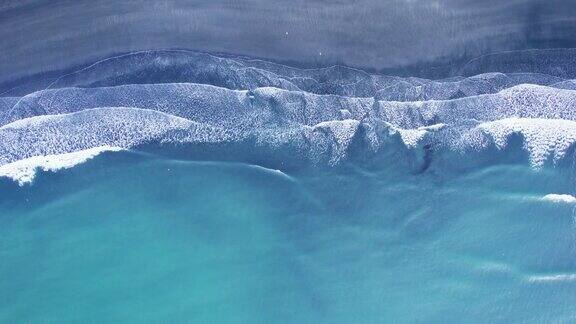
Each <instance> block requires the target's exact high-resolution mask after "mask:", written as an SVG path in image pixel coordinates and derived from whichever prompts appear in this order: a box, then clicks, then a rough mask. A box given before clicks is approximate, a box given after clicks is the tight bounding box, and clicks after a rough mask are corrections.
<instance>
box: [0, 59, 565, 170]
mask: <svg viewBox="0 0 576 324" xmlns="http://www.w3.org/2000/svg"><path fill="white" fill-rule="evenodd" d="M554 53H556V54H555V55H556V56H555V57H560V58H561V59H557V60H548V61H545V60H543V59H542V57H543V56H544V55H550V53H548V52H547V53H544V54H542V55H533V54H532V56H530V58H532V59H533V63H534V64H533V65H532V66H535V67H536V68H533V69H528V70H527V71H519V70H518V68H516V69H512V71H511V72H508V73H502V72H489V73H481V74H477V75H473V76H469V77H462V76H458V77H453V78H449V79H443V80H428V79H422V78H411V77H408V78H404V77H396V76H385V75H378V74H371V73H367V72H364V71H360V70H357V69H352V68H347V67H342V66H333V67H328V68H319V69H298V68H294V67H288V66H284V65H279V64H275V63H272V62H265V61H261V60H252V59H248V58H243V57H230V56H226V57H218V56H214V55H211V54H205V53H195V52H188V51H144V52H135V53H129V54H125V55H120V56H116V57H112V58H108V59H105V60H102V61H98V62H96V63H94V64H91V65H89V66H87V67H84V68H81V69H79V70H76V71H73V72H70V73H65V74H63V75H62V76H61V77H59V78H56V79H52V80H40V81H38V80H37V81H35V82H28V83H26V82H23V83H22V85H20V86H19V87H16V88H14V89H17V91H20V92H22V91H25V90H26V92H29V93H28V94H24V93H20V94H18V93H15V91H16V90H8V91H5V92H4V97H1V98H0V112H1V114H0V168H4V169H6V168H8V169H10V168H11V167H7V165H14V163H19V162H20V163H23V162H22V161H31V160H30V159H32V160H34V159H38V157H43V156H55V155H61V154H69V153H72V152H79V151H86V150H95V149H97V148H99V147H114V148H120V149H138V150H144V151H146V150H155V152H164V153H165V154H172V155H177V156H185V157H186V158H191V159H217V160H218V159H223V160H233V161H249V162H256V163H255V164H259V165H263V166H274V167H275V168H276V167H278V166H280V167H278V168H282V167H289V166H302V165H305V166H313V167H326V166H327V167H334V166H338V165H341V164H343V163H347V162H350V161H355V162H358V161H360V163H373V162H374V161H380V162H381V161H382V159H386V158H388V159H389V158H390V157H391V156H393V159H395V160H398V159H400V160H401V161H403V163H404V164H405V165H407V166H408V167H407V169H408V170H410V171H419V172H420V171H423V170H426V169H427V168H429V167H431V166H434V167H446V165H450V166H451V167H452V166H454V165H458V166H459V167H466V166H467V165H473V164H474V163H476V162H477V161H479V160H480V161H482V163H495V162H497V161H499V159H504V160H506V159H507V156H509V155H514V154H515V155H519V156H521V160H523V161H525V162H526V163H529V164H530V165H531V166H532V167H534V168H542V167H545V166H547V165H552V166H558V165H562V164H566V163H568V164H570V163H571V161H570V158H571V155H570V152H571V151H572V149H573V147H574V143H575V141H576V81H574V80H573V79H571V78H572V77H573V74H574V71H572V70H570V68H568V67H570V65H567V64H566V62H567V61H569V60H573V59H574V58H575V57H576V54H575V53H573V51H571V50H564V51H561V50H557V51H556V52H554ZM524 55H525V54H524ZM498 59H500V60H501V61H498ZM507 59H509V54H503V55H501V56H489V57H484V58H481V59H478V60H475V61H471V62H469V63H468V64H467V65H466V66H465V67H463V69H462V73H463V75H466V74H470V71H475V72H481V70H482V67H483V66H490V67H499V66H505V65H504V63H505V62H506V60H507ZM525 59H526V58H525ZM486 62H489V64H488V63H486ZM498 62H500V63H502V62H504V63H502V64H500V63H498ZM499 64H500V65H499ZM555 64H556V65H555ZM524 66H526V65H524ZM503 70H505V69H504V68H503ZM551 71H555V72H554V73H552V72H551ZM89 152H91V151H89ZM168 152H169V153H168ZM239 152H241V153H239ZM495 153H496V154H495ZM47 159H49V160H50V159H52V158H47ZM64 161H69V160H68V159H64ZM263 161H265V162H263ZM26 163H27V162H26ZM52 163H53V162H51V164H52ZM64 163H65V164H66V163H67V162H64ZM267 164H270V165H267ZM66 165H67V164H66ZM50 169H55V168H50ZM3 174H4V175H6V173H3ZM26 174H27V175H26V176H25V177H24V178H26V179H32V178H33V177H30V176H29V172H28V171H27V172H26Z"/></svg>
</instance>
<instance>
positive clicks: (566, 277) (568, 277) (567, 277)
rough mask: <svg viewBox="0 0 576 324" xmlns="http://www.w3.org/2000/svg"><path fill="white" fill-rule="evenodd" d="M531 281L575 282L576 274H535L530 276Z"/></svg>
mask: <svg viewBox="0 0 576 324" xmlns="http://www.w3.org/2000/svg"><path fill="white" fill-rule="evenodd" d="M528 281H529V282H567V281H570V282H573V281H576V274H573V273H567V274H556V275H535V276H529V277H528Z"/></svg>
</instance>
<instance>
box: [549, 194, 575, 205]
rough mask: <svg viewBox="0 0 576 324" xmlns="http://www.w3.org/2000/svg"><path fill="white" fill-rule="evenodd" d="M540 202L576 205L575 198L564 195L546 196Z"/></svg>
mask: <svg viewBox="0 0 576 324" xmlns="http://www.w3.org/2000/svg"><path fill="white" fill-rule="evenodd" d="M542 200H544V201H549V202H553V203H558V204H576V197H574V196H572V195H566V194H548V195H545V196H544V197H542Z"/></svg>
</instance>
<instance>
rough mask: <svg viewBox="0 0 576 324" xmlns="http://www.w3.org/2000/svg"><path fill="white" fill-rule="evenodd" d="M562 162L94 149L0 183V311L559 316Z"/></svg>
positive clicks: (562, 310) (572, 285)
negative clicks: (553, 197)
mask: <svg viewBox="0 0 576 324" xmlns="http://www.w3.org/2000/svg"><path fill="white" fill-rule="evenodd" d="M571 190H573V186H572V181H571V180H570V179H567V177H566V175H565V174H560V172H559V171H558V170H544V171H538V172H537V171H534V170H533V169H531V168H529V167H528V166H523V165H513V164H512V165H510V164H509V165H506V164H501V165H495V166H492V167H486V168H484V169H481V170H476V171H474V172H467V173H454V174H452V175H443V176H441V175H438V174H434V173H433V172H429V173H426V174H419V175H414V174H410V173H407V172H403V171H399V172H390V171H389V170H386V171H385V172H378V171H374V170H364V169H362V168H360V167H358V166H353V165H348V166H343V167H342V168H338V169H334V170H331V171H326V172H318V171H317V170H316V171H313V172H309V171H303V170H302V171H298V172H294V173H292V174H284V173H281V172H279V171H275V170H270V169H265V168H262V167H257V166H252V165H248V164H239V163H223V162H209V161H206V162H190V161H178V160H170V159H166V158H159V157H155V156H152V155H148V154H141V153H115V154H104V155H101V156H99V157H97V158H95V159H94V160H91V161H89V162H87V163H86V164H83V165H80V166H78V167H76V168H74V169H69V170H63V171H60V172H58V173H42V174H40V175H39V176H38V178H37V179H36V181H35V183H34V185H32V186H29V185H27V186H22V187H19V186H18V185H17V184H15V183H13V182H11V181H8V180H2V182H1V183H0V197H2V198H0V208H1V209H2V213H1V216H0V259H1V260H2V262H1V263H0V278H2V280H0V292H2V294H3V296H5V297H7V298H4V301H3V302H2V303H0V321H1V322H6V323H10V322H12V323H13V322H81V321H82V322H119V321H120V322H142V321H145V322H166V321H167V322H196V323H239V322H250V323H270V322H274V323H295V322H298V323H310V322H314V321H317V322H318V321H319V322H324V323H327V322H328V323H350V322H356V323H358V322H362V323H381V322H389V321H394V322H412V323H413V322H448V321H454V322H458V321H462V320H464V321H466V322H478V323H480V322H534V323H536V322H554V321H560V322H569V321H571V320H574V306H573V305H574V304H575V302H576V295H575V294H574V293H573V292H574V289H576V271H575V269H576V261H575V260H576V255H575V254H576V252H575V251H576V249H574V242H575V239H576V237H575V233H576V232H575V231H574V226H575V225H574V210H573V205H572V204H567V203H554V202H550V201H543V200H542V199H541V198H542V197H543V196H544V195H546V194H549V193H570V192H571Z"/></svg>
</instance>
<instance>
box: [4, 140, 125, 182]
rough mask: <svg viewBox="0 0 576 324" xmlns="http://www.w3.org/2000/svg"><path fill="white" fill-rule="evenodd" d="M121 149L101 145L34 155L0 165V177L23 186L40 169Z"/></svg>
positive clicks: (66, 166) (56, 167)
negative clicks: (58, 152)
mask: <svg viewBox="0 0 576 324" xmlns="http://www.w3.org/2000/svg"><path fill="white" fill-rule="evenodd" d="M121 150H122V148H119V147H112V146H100V147H94V148H90V149H86V150H82V151H77V152H71V153H64V154H57V155H45V156H33V157H30V158H27V159H23V160H19V161H16V162H13V163H8V164H4V165H0V177H8V178H10V179H12V180H14V181H16V182H18V184H19V185H21V186H22V185H24V184H26V183H31V182H32V181H33V180H34V178H35V176H36V172H37V171H38V170H42V171H51V172H55V171H58V170H61V169H69V168H72V167H74V166H76V165H78V164H81V163H84V162H86V161H88V160H90V159H92V158H94V157H95V156H97V155H99V154H101V153H103V152H118V151H121Z"/></svg>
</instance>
